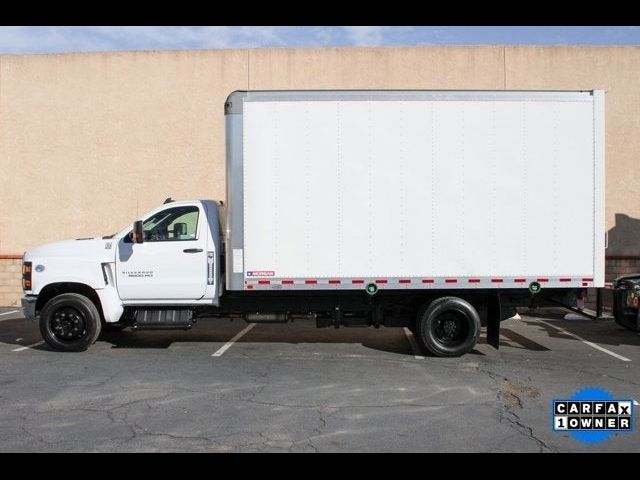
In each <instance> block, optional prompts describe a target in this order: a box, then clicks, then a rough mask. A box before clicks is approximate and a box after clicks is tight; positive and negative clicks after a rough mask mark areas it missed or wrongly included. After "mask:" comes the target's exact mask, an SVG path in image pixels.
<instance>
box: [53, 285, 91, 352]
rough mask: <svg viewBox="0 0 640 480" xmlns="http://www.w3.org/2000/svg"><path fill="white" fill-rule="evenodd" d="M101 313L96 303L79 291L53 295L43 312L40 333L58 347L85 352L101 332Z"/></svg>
mask: <svg viewBox="0 0 640 480" xmlns="http://www.w3.org/2000/svg"><path fill="white" fill-rule="evenodd" d="M100 329H101V322H100V313H99V312H98V309H97V308H96V306H95V305H94V303H93V302H92V301H91V300H89V299H88V298H87V297H85V296H83V295H79V294H77V293H63V294H62V295H58V296H56V297H53V298H52V299H51V300H49V301H48V302H47V304H46V305H45V306H44V308H43V309H42V312H40V333H41V334H42V338H43V339H44V341H45V342H47V344H48V345H49V346H50V347H51V348H54V349H55V350H60V351H64V352H81V351H83V350H86V349H87V348H89V346H90V345H91V344H93V343H94V342H95V341H96V339H97V338H98V336H99V335H100Z"/></svg>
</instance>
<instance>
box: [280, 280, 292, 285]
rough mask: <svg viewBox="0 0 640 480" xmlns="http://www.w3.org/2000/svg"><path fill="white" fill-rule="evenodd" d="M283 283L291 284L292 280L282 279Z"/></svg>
mask: <svg viewBox="0 0 640 480" xmlns="http://www.w3.org/2000/svg"><path fill="white" fill-rule="evenodd" d="M282 284H283V285H293V280H282Z"/></svg>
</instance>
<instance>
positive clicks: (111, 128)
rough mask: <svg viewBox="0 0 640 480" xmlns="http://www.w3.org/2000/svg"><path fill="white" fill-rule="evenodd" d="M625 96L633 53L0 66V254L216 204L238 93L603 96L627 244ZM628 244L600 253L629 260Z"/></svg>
mask: <svg viewBox="0 0 640 480" xmlns="http://www.w3.org/2000/svg"><path fill="white" fill-rule="evenodd" d="M638 87H640V47H526V46H525V47H521V46H517V47H516V46H514V47H503V46H470V47H469V46H438V47H407V48H395V47H394V48H389V47H383V48H331V49H253V50H246V49H242V50H207V51H180V52H124V53H90V54H62V55H4V56H0V172H1V173H0V175H1V177H2V181H0V254H20V253H22V252H23V251H24V250H25V249H28V248H30V247H32V246H35V245H37V244H40V243H43V242H48V241H52V240H57V239H64V238H74V237H84V236H93V235H97V234H107V233H113V232H114V231H116V230H119V229H121V228H123V227H124V226H126V225H127V224H129V223H131V222H132V221H133V220H134V219H135V218H136V217H137V216H138V214H142V213H143V212H145V211H146V210H148V209H150V208H153V207H155V206H157V205H158V204H160V203H161V202H162V201H163V200H164V199H165V198H166V197H168V196H172V197H173V198H176V199H182V198H194V197H198V198H224V116H223V104H224V100H225V98H226V96H227V95H228V94H229V93H230V92H231V91H233V90H236V89H247V88H250V89H298V88H299V89H313V88H318V89H325V88H326V89H329V88H434V89H453V88H455V89H504V88H507V89H594V88H602V89H605V90H607V97H606V108H607V115H606V122H607V125H606V132H607V133H606V142H607V147H606V155H607V157H606V161H607V167H606V176H607V185H606V195H607V199H606V215H607V217H606V218H607V228H612V227H613V226H614V223H615V218H616V214H618V215H619V218H622V217H620V215H626V216H628V217H630V220H629V221H628V222H626V227H625V228H628V229H629V228H630V232H634V231H638V232H640V226H638V227H637V228H636V222H634V219H635V218H640V188H639V187H640V175H638V174H637V173H636V170H637V168H638V167H637V165H639V164H640V162H637V161H636V158H637V156H638V155H639V153H638V152H640V88H638ZM580 207H581V206H579V205H575V206H572V207H571V208H580ZM559 208H567V207H566V206H560V207H559ZM629 225H631V227H629ZM634 229H635V230H634ZM625 232H626V230H625ZM614 237H615V235H614ZM633 237H634V234H633V233H625V235H622V236H620V235H618V237H616V238H618V240H617V244H616V245H614V246H613V250H612V251H611V252H613V253H615V254H618V255H619V254H622V253H624V254H628V255H638V254H640V244H637V243H636V241H635V238H633ZM1 282H2V280H0V284H1Z"/></svg>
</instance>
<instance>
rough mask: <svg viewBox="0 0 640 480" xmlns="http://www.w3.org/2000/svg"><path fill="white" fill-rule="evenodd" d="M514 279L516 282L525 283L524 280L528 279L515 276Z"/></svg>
mask: <svg viewBox="0 0 640 480" xmlns="http://www.w3.org/2000/svg"><path fill="white" fill-rule="evenodd" d="M513 281H514V282H516V283H524V282H526V281H527V279H526V278H514V279H513Z"/></svg>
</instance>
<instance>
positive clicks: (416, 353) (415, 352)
mask: <svg viewBox="0 0 640 480" xmlns="http://www.w3.org/2000/svg"><path fill="white" fill-rule="evenodd" d="M404 335H405V337H407V340H408V341H409V345H411V351H412V352H413V358H415V359H416V360H424V357H423V356H422V355H420V353H421V352H420V347H419V346H418V342H416V339H415V337H414V336H413V332H412V331H411V330H409V329H408V328H407V327H404Z"/></svg>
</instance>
